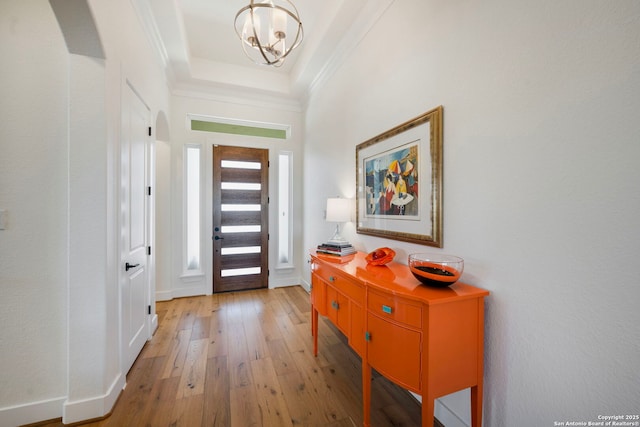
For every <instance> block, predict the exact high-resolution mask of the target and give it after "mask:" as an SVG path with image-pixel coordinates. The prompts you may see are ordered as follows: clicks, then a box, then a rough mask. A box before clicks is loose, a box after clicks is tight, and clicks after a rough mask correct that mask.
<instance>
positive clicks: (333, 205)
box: [327, 198, 351, 222]
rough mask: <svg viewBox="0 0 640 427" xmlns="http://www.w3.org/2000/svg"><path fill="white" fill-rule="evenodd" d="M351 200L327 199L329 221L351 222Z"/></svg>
mask: <svg viewBox="0 0 640 427" xmlns="http://www.w3.org/2000/svg"><path fill="white" fill-rule="evenodd" d="M350 202H351V201H350V200H349V199H340V198H331V199H327V221H329V222H349V221H351V203H350Z"/></svg>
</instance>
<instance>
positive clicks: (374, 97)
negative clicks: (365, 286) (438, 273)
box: [304, 0, 640, 427]
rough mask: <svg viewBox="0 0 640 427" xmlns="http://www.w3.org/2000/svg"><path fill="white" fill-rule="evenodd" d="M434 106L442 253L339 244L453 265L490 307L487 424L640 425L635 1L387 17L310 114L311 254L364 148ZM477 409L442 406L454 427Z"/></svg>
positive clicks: (455, 7) (408, 9) (638, 24)
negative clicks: (616, 420) (634, 417)
mask: <svg viewBox="0 0 640 427" xmlns="http://www.w3.org/2000/svg"><path fill="white" fill-rule="evenodd" d="M437 105H443V106H444V246H443V248H442V249H433V248H429V247H423V246H418V245H413V244H406V243H402V242H397V241H393V240H384V239H379V238H374V237H368V236H364V235H358V234H356V233H355V226H354V225H353V224H349V225H348V226H347V227H345V229H344V233H343V235H345V237H346V238H347V239H348V240H350V241H352V242H354V243H355V244H356V246H357V247H358V248H359V249H360V250H363V251H371V250H373V249H375V248H376V247H379V246H390V247H392V248H394V249H396V250H397V252H398V256H397V258H396V260H397V261H400V262H403V263H406V256H407V254H409V253H411V252H417V251H439V252H444V253H451V254H455V255H459V256H461V257H463V258H464V259H465V261H466V264H465V274H464V276H463V280H464V281H465V282H467V283H470V284H473V285H476V286H480V287H483V288H486V289H488V290H490V291H491V293H492V294H491V296H490V297H488V299H487V309H486V346H485V351H486V360H485V366H486V368H485V399H484V409H485V414H484V419H485V425H487V426H491V427H499V426H506V427H509V426H516V425H517V426H547V425H553V423H554V421H596V420H597V416H598V415H600V414H602V415H608V414H632V413H633V414H635V413H637V412H638V408H639V407H638V402H640V388H639V387H638V384H640V359H639V358H638V355H639V354H640V326H639V325H640V310H638V307H637V305H638V301H640V288H639V287H638V272H637V270H636V269H635V268H634V267H635V264H636V263H637V261H636V258H637V257H638V255H639V254H640V242H639V240H638V236H639V235H640V222H639V221H638V215H639V213H640V187H639V186H638V183H639V182H640V143H639V140H638V138H639V135H640V121H639V120H638V111H640V3H638V2H635V1H630V0H623V1H615V2H614V1H607V2H602V1H565V2H554V1H542V2H520V1H517V2H512V1H506V0H504V1H499V0H496V1H492V2H471V1H459V2H435V1H423V0H404V1H396V2H394V3H393V4H392V6H391V7H390V8H389V9H388V10H387V11H386V13H385V14H384V16H383V17H382V18H381V19H380V20H379V22H378V23H377V24H376V25H375V26H374V27H373V28H372V30H371V31H370V32H369V33H368V34H367V35H366V37H365V38H364V39H363V40H362V42H361V43H360V44H359V45H358V47H357V48H356V50H355V51H354V52H352V54H351V57H350V58H349V60H348V61H347V63H345V64H344V65H343V66H342V67H341V68H340V69H339V70H338V71H337V73H336V74H335V75H334V76H333V77H332V78H331V79H330V81H329V82H328V83H327V84H326V85H325V86H324V87H322V88H321V90H319V91H317V92H316V93H314V95H313V98H312V99H311V101H310V103H309V106H308V108H307V110H306V121H305V128H306V129H305V164H304V168H305V174H304V188H305V191H304V194H305V200H304V223H305V238H304V247H313V246H314V245H316V244H317V243H319V242H321V241H323V240H325V239H326V238H327V236H330V233H331V228H332V227H331V225H330V224H327V223H325V222H324V221H323V219H322V211H323V209H324V207H323V204H324V201H323V199H324V198H325V197H329V196H334V195H336V194H339V195H343V196H347V197H354V195H355V171H354V164H355V146H356V145H357V144H358V143H360V142H362V141H365V140H366V139H369V138H371V137H373V136H375V135H378V134H380V133H382V132H384V131H386V130H388V129H390V128H392V127H394V126H395V125H398V124H400V123H402V122H404V121H406V120H408V119H410V118H412V117H415V116H417V115H419V114H421V113H423V112H425V111H427V110H429V109H431V108H433V107H435V106H437ZM329 123H330V124H331V125H330V126H328V125H327V124H329ZM345 147H346V148H345ZM335 153H340V155H336V154H335ZM327 171H330V173H327ZM318 176H322V177H323V179H317V177H318ZM305 277H306V280H309V272H308V271H307V272H306V275H305ZM467 398H468V393H466V392H463V393H459V394H457V395H453V396H449V397H447V398H444V399H441V404H440V405H439V406H438V416H439V417H440V418H441V419H442V420H443V421H444V422H445V424H446V425H447V427H451V426H457V425H469V424H470V421H469V420H470V414H469V404H468V400H467Z"/></svg>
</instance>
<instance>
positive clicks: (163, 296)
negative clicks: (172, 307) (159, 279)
mask: <svg viewBox="0 0 640 427" xmlns="http://www.w3.org/2000/svg"><path fill="white" fill-rule="evenodd" d="M209 294H211V291H209ZM199 295H207V292H206V290H205V289H204V288H203V287H202V286H194V287H191V288H176V289H172V290H170V291H156V301H171V300H172V299H174V298H185V297H197V296H199Z"/></svg>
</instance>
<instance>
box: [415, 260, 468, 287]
mask: <svg viewBox="0 0 640 427" xmlns="http://www.w3.org/2000/svg"><path fill="white" fill-rule="evenodd" d="M409 269H410V270H411V273H413V275H414V276H415V277H416V279H418V280H420V281H421V282H422V283H424V284H425V285H429V286H435V287H439V288H443V287H446V286H450V285H453V284H454V283H455V282H457V281H458V279H459V278H460V276H461V275H462V270H463V269H464V260H463V259H462V258H458V257H457V256H453V255H443V254H410V255H409Z"/></svg>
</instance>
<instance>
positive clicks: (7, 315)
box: [0, 1, 68, 425]
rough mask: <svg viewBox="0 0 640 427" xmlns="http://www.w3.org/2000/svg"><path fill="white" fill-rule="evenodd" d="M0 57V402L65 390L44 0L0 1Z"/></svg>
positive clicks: (60, 228) (63, 173) (51, 67)
mask: <svg viewBox="0 0 640 427" xmlns="http://www.w3.org/2000/svg"><path fill="white" fill-rule="evenodd" d="M0 57H2V58H3V61H2V66H1V67H0V94H1V95H0V117H1V119H0V121H1V125H0V209H6V211H7V215H8V222H7V228H6V229H5V230H0V324H1V325H2V328H1V331H0V359H1V360H2V363H1V364H0V384H2V386H0V408H4V407H7V406H12V405H17V404H20V403H23V402H25V401H39V400H45V399H56V398H61V397H63V396H64V395H65V394H66V377H65V374H66V357H67V342H66V327H67V319H66V309H67V293H66V283H67V278H68V276H67V269H66V261H67V256H68V248H67V240H66V236H67V203H68V197H67V170H68V156H67V136H68V135H67V126H66V125H67V111H66V106H67V101H68V94H67V86H68V85H67V68H68V64H67V55H66V48H65V44H64V40H63V38H62V35H61V34H60V32H59V29H58V27H57V23H56V21H55V17H54V15H53V12H52V11H51V7H50V6H49V4H48V3H47V2H38V1H24V2H7V1H3V2H0ZM0 418H1V417H0ZM0 425H2V420H1V419H0Z"/></svg>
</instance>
